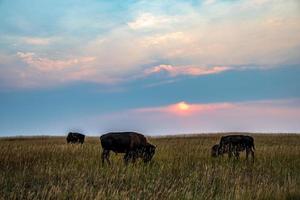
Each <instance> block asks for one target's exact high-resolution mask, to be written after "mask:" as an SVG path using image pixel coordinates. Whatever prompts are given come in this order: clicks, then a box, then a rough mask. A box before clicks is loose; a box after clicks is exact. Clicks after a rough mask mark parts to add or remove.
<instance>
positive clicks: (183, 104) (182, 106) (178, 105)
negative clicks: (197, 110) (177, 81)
mask: <svg viewBox="0 0 300 200" xmlns="http://www.w3.org/2000/svg"><path fill="white" fill-rule="evenodd" d="M177 107H178V108H179V109H180V110H188V109H189V108H190V106H189V105H188V104H187V103H185V102H184V101H182V102H180V103H178V104H177Z"/></svg>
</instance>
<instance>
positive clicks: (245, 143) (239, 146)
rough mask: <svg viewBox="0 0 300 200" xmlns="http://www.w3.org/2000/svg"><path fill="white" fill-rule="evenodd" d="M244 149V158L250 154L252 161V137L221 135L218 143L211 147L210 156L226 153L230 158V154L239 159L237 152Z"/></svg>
mask: <svg viewBox="0 0 300 200" xmlns="http://www.w3.org/2000/svg"><path fill="white" fill-rule="evenodd" d="M245 150H246V159H247V160H248V155H249V154H251V156H252V160H253V161H254V150H255V147H254V139H253V137H251V136H248V135H227V136H223V137H222V138H221V140H220V143H219V145H214V146H213V147H212V152H211V153H212V156H214V157H215V156H218V155H223V154H225V153H228V157H229V158H231V156H232V154H234V156H235V157H236V158H237V159H239V152H241V151H245Z"/></svg>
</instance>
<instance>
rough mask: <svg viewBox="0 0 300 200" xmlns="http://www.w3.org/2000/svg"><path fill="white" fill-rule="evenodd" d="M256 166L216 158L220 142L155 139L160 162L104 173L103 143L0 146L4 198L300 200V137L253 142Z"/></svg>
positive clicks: (117, 162)
mask: <svg viewBox="0 0 300 200" xmlns="http://www.w3.org/2000/svg"><path fill="white" fill-rule="evenodd" d="M252 136H253V137H254V139H255V145H256V151H255V156H256V160H255V163H254V164H252V163H251V162H246V161H245V156H244V153H243V155H242V156H241V160H240V161H234V160H231V161H228V159H227V156H225V157H224V158H218V159H213V158H211V157H210V147H211V146H212V145H213V144H215V143H217V141H218V140H219V138H220V135H198V136H191V137H163V138H149V141H150V142H151V143H152V144H154V145H156V146H157V148H156V150H157V151H156V154H155V156H154V161H153V162H152V163H151V164H149V165H144V164H143V163H141V162H138V163H136V164H130V165H128V166H125V165H124V164H123V160H122V155H115V154H111V160H112V163H113V164H112V165H111V166H107V165H105V166H102V165H101V162H100V153H101V146H100V143H99V139H98V138H91V137H90V138H87V139H86V143H84V144H83V145H73V144H72V145H71V144H70V145H67V144H66V141H65V139H64V138H61V137H43V138H42V137H36V138H35V137H33V138H2V139H0V198H1V199H300V135H267V134H266V135H252Z"/></svg>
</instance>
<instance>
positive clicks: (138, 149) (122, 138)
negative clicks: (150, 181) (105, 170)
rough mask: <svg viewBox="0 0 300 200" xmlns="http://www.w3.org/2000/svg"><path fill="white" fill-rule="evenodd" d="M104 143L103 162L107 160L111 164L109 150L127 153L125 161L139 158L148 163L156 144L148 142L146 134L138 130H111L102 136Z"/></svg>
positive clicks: (133, 160)
mask: <svg viewBox="0 0 300 200" xmlns="http://www.w3.org/2000/svg"><path fill="white" fill-rule="evenodd" d="M100 141H101V145H102V149H103V152H102V156H101V158H102V163H104V161H105V160H106V161H107V162H108V163H109V164H110V161H109V152H110V151H113V152H115V153H125V155H124V162H125V164H127V163H128V162H129V161H132V162H135V160H136V159H137V158H142V160H143V161H144V162H145V163H147V162H149V161H151V159H152V157H153V155H154V153H155V146H154V145H152V144H150V143H148V142H147V140H146V138H145V136H144V135H142V134H140V133H136V132H111V133H107V134H104V135H102V136H101V137H100Z"/></svg>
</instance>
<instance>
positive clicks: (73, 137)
mask: <svg viewBox="0 0 300 200" xmlns="http://www.w3.org/2000/svg"><path fill="white" fill-rule="evenodd" d="M84 138H85V135H83V134H81V133H73V132H69V134H68V136H67V142H68V143H81V144H83V143H84Z"/></svg>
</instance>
